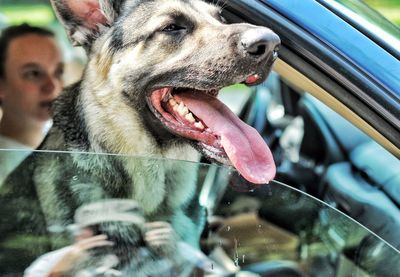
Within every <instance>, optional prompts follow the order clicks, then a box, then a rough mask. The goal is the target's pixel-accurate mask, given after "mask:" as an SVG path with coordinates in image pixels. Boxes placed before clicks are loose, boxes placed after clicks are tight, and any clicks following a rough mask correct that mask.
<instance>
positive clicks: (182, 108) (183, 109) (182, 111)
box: [178, 102, 189, 116]
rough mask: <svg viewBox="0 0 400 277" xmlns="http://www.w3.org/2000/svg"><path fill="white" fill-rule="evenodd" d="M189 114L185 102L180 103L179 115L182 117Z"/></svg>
mask: <svg viewBox="0 0 400 277" xmlns="http://www.w3.org/2000/svg"><path fill="white" fill-rule="evenodd" d="M188 112H189V109H188V108H187V107H186V106H185V105H184V104H183V102H180V103H179V106H178V113H179V115H180V116H185V115H186V114H187V113H188Z"/></svg>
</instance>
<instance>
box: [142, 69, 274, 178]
mask: <svg viewBox="0 0 400 277" xmlns="http://www.w3.org/2000/svg"><path fill="white" fill-rule="evenodd" d="M260 81H262V80H261V78H260V77H259V76H258V75H256V74H254V75H250V76H248V77H247V78H246V79H245V81H244V82H243V83H245V84H247V85H255V84H258V83H259V82H260ZM218 92H219V90H218V89H210V90H198V89H194V88H173V87H162V88H158V89H155V90H154V91H152V92H151V94H150V96H149V98H148V100H149V103H150V106H151V110H152V111H153V113H154V114H155V116H156V117H157V118H158V119H159V120H160V121H161V122H162V123H163V125H164V126H165V127H167V128H168V129H169V130H170V131H171V132H173V133H175V134H177V135H179V136H181V137H185V138H188V139H191V140H194V141H197V142H198V143H199V145H200V146H201V148H202V151H203V153H204V154H206V155H207V156H209V157H210V158H212V159H215V160H217V161H219V162H222V163H225V164H232V165H233V166H234V167H235V168H236V169H237V170H238V171H239V173H240V174H241V175H242V176H243V177H244V178H245V179H247V180H248V181H250V182H252V183H255V184H263V183H268V182H269V181H271V180H272V179H273V178H274V176H275V173H276V169H275V163H274V160H273V157H272V154H271V151H270V150H269V148H268V146H267V145H266V143H265V142H264V140H263V138H262V137H261V136H260V134H259V133H258V132H257V131H256V130H255V129H254V128H252V127H250V126H249V125H247V124H245V123H244V122H243V121H242V120H240V119H239V118H238V117H237V116H236V115H235V114H234V113H233V112H232V111H231V110H230V109H229V108H228V107H227V106H226V105H225V104H223V103H222V102H220V101H219V100H218V99H217V95H218Z"/></svg>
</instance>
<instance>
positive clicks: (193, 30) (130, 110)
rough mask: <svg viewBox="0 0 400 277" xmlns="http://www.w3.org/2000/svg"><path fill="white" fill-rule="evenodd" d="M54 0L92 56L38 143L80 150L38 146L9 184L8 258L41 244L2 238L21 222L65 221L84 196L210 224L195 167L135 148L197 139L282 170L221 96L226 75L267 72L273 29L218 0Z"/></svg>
mask: <svg viewBox="0 0 400 277" xmlns="http://www.w3.org/2000/svg"><path fill="white" fill-rule="evenodd" d="M52 5H53V8H54V10H55V12H56V14H57V16H58V18H59V20H60V21H61V23H62V24H63V25H64V27H65V29H66V31H67V34H68V36H69V38H70V40H71V41H72V42H73V43H74V44H75V45H79V46H82V47H84V49H85V50H86V52H87V54H88V57H89V60H88V63H87V66H86V70H85V72H84V76H83V78H82V80H81V81H80V82H78V83H76V84H74V85H72V86H70V87H68V88H66V89H65V92H64V93H63V94H62V95H61V96H60V97H59V98H58V99H57V100H56V101H55V102H54V103H53V106H52V112H53V121H54V123H53V127H52V128H51V130H50V131H49V133H48V135H47V137H46V138H45V140H44V142H43V143H42V145H41V146H40V149H43V150H46V149H47V150H57V151H68V152H73V153H71V154H69V155H63V156H61V157H57V158H54V159H53V158H51V155H52V154H51V153H47V154H43V153H33V154H32V155H31V156H30V157H28V159H27V160H25V161H24V162H23V164H21V166H20V167H19V168H17V170H16V171H15V172H14V173H13V174H12V175H11V176H9V178H8V179H7V180H6V182H5V183H4V184H3V186H2V188H1V192H0V197H1V199H0V201H1V202H2V206H3V208H2V211H1V212H0V213H1V214H0V216H1V218H2V219H1V221H2V222H1V226H0V231H1V240H2V242H1V247H2V249H1V255H0V256H1V257H0V259H1V260H0V264H2V265H4V264H5V263H7V261H8V259H12V257H13V256H16V257H18V259H19V264H23V262H21V261H23V260H24V257H27V258H26V260H27V261H28V260H29V259H30V258H32V257H31V256H34V255H33V253H34V252H35V251H33V250H32V249H30V250H27V251H26V253H25V252H23V251H22V250H21V249H20V250H18V251H17V253H15V252H12V251H13V248H12V247H10V248H7V249H6V248H5V245H8V246H10V245H12V242H13V241H15V240H16V239H17V237H18V236H20V235H21V234H25V235H27V236H28V235H29V234H30V235H31V236H40V235H43V236H45V237H46V236H47V233H46V232H47V229H46V227H47V226H50V225H52V226H54V225H57V224H58V225H63V226H65V225H66V224H69V223H71V220H72V218H73V212H74V211H75V209H76V208H77V207H79V206H81V205H82V204H84V203H87V202H92V201H96V200H99V199H103V198H132V199H135V200H136V201H137V202H139V203H140V204H141V205H142V207H143V210H144V213H145V215H146V217H147V219H148V220H163V221H167V222H169V223H170V224H171V225H172V226H173V228H174V230H175V231H176V233H177V234H178V235H179V237H180V238H181V239H182V240H184V241H187V242H189V243H191V244H192V245H196V243H197V241H198V236H199V233H200V232H201V226H202V224H199V221H197V219H196V217H194V216H192V215H191V214H190V213H189V212H188V210H187V209H188V207H189V206H191V205H190V203H191V201H192V200H193V197H194V193H195V190H196V188H195V185H192V184H195V178H196V176H195V172H194V169H193V168H192V169H187V168H185V167H182V166H181V167H174V166H168V165H167V164H166V163H165V164H161V166H160V164H159V163H157V162H156V161H155V160H146V159H132V158H129V155H138V156H147V157H154V158H162V159H164V158H167V159H178V160H189V161H198V159H199V156H200V155H199V154H198V151H200V152H201V153H203V154H204V155H205V156H206V157H209V158H210V159H211V160H214V161H217V162H220V163H224V164H227V165H232V166H233V167H235V168H236V169H237V170H238V171H239V173H240V174H241V175H242V176H243V177H244V178H245V179H247V180H248V181H250V182H252V183H256V184H262V183H267V182H269V181H270V180H271V179H272V178H273V177H274V175H275V165H274V161H273V158H272V155H271V152H270V150H269V149H268V147H267V145H266V144H265V142H264V141H263V139H262V138H261V136H260V135H259V134H258V133H257V132H256V131H255V129H253V128H251V127H249V126H247V125H246V124H245V123H243V122H242V121H241V120H240V119H239V118H237V116H236V115H234V114H233V113H232V112H231V111H230V110H229V109H228V108H227V107H226V106H225V105H224V104H222V103H221V102H220V101H219V100H218V99H217V95H218V91H219V89H221V88H223V87H225V86H228V85H232V84H236V83H245V84H247V85H257V84H260V83H261V82H263V81H264V80H265V78H266V76H267V75H268V73H269V71H270V68H271V66H272V64H273V62H274V61H275V59H276V56H277V49H278V47H279V44H280V40H279V37H278V36H277V35H276V34H275V33H274V32H272V31H271V30H270V29H268V28H264V27H259V26H254V25H250V24H244V23H241V24H227V23H226V22H225V20H224V19H223V18H222V17H221V9H220V8H219V7H218V6H216V5H212V4H208V3H205V2H202V1H200V0H108V1H107V0H91V1H73V0H52ZM82 152H96V153H108V154H107V155H85V154H79V153H82ZM114 154H123V155H114ZM197 218H198V217H197ZM31 246H32V245H31ZM53 247H54V245H53ZM31 248H32V247H31ZM44 249H45V248H40V247H37V248H36V250H37V252H41V251H45V250H44ZM36 254H37V253H36V252H35V255H36ZM28 257H30V258H28ZM26 263H28V262H26ZM11 265H12V266H15V264H11ZM25 265H26V264H25Z"/></svg>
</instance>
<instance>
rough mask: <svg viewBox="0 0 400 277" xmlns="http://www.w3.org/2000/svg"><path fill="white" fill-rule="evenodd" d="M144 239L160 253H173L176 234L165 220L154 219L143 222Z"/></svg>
mask: <svg viewBox="0 0 400 277" xmlns="http://www.w3.org/2000/svg"><path fill="white" fill-rule="evenodd" d="M145 230H146V232H145V235H144V240H145V241H146V243H147V244H148V246H149V247H151V248H152V249H153V250H155V251H156V252H161V253H160V254H164V255H169V254H173V252H174V251H175V250H176V243H177V236H176V233H175V231H174V229H173V228H172V226H171V225H170V224H169V223H168V222H165V221H155V222H149V223H146V224H145Z"/></svg>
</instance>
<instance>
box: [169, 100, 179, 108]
mask: <svg viewBox="0 0 400 277" xmlns="http://www.w3.org/2000/svg"><path fill="white" fill-rule="evenodd" d="M168 102H169V104H170V105H171V106H172V107H173V106H175V105H177V104H178V103H176V101H175V99H174V98H170V99H169V101H168Z"/></svg>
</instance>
